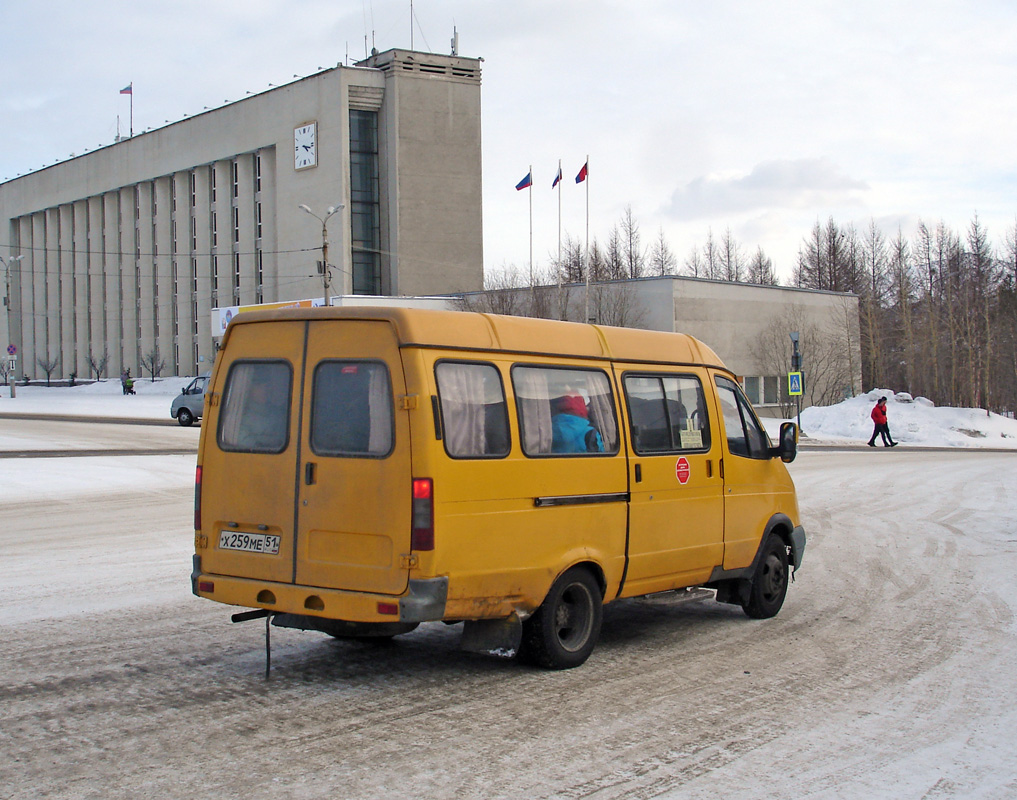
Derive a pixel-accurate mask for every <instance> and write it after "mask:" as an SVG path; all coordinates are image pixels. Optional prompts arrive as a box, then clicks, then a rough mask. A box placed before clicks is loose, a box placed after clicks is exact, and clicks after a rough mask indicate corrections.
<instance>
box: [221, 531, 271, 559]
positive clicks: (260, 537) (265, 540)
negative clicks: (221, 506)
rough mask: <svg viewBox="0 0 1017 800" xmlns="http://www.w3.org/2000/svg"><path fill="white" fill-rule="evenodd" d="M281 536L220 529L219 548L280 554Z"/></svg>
mask: <svg viewBox="0 0 1017 800" xmlns="http://www.w3.org/2000/svg"><path fill="white" fill-rule="evenodd" d="M281 538H282V537H280V536H274V535H272V534H270V533H240V532H238V531H220V532H219V548H220V549H221V550H243V551H244V552H245V553H267V554H269V555H273V556H277V555H279V542H280V541H281Z"/></svg>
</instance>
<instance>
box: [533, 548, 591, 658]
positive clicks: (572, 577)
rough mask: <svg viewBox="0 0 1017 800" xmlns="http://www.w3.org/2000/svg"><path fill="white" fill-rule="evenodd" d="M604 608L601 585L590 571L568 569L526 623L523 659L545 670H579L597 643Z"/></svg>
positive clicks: (577, 568)
mask: <svg viewBox="0 0 1017 800" xmlns="http://www.w3.org/2000/svg"><path fill="white" fill-rule="evenodd" d="M603 605H604V601H603V595H602V594H601V591H600V585H599V584H598V583H597V581H596V579H595V578H594V577H593V575H591V574H590V572H589V570H586V569H583V568H582V567H573V568H572V569H570V570H568V571H567V572H566V573H565V574H564V575H562V576H561V577H560V578H558V580H556V581H555V582H554V585H553V586H552V587H551V591H550V592H548V593H547V597H545V598H544V602H543V603H541V604H540V607H539V608H538V609H537V610H536V611H535V612H534V613H533V616H531V617H530V618H529V619H527V620H526V621H525V622H524V623H523V641H522V647H521V656H522V658H523V659H525V660H526V661H529V662H531V663H533V664H537V665H538V666H541V667H545V668H546V669H572V667H578V666H579V665H580V664H582V663H583V662H584V661H586V659H588V658H589V657H590V653H592V652H593V648H594V646H595V645H596V644H597V638H598V637H599V636H600V624H601V621H602V619H603V611H604V609H603Z"/></svg>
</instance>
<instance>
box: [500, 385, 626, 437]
mask: <svg viewBox="0 0 1017 800" xmlns="http://www.w3.org/2000/svg"><path fill="white" fill-rule="evenodd" d="M512 388H513V391H514V392H515V395H516V412H517V413H518V415H519V430H520V434H519V436H520V440H521V443H522V447H523V452H524V453H525V454H526V455H528V456H551V455H555V456H557V455H604V454H607V455H612V454H614V453H617V452H618V423H617V419H616V417H615V411H614V399H613V397H612V395H611V384H610V381H609V380H608V377H607V374H606V373H604V372H603V371H601V370H594V369H565V368H557V367H524V366H519V365H516V366H514V367H513V368H512Z"/></svg>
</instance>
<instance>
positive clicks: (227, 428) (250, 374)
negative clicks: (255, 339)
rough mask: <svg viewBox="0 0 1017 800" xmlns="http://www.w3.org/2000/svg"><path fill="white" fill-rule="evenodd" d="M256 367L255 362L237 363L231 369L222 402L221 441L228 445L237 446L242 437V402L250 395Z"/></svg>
mask: <svg viewBox="0 0 1017 800" xmlns="http://www.w3.org/2000/svg"><path fill="white" fill-rule="evenodd" d="M254 372H255V368H254V365H253V364H235V365H234V366H233V369H232V370H231V371H230V376H229V381H228V382H227V384H226V392H225V397H224V398H223V403H222V427H221V428H220V430H221V431H222V432H221V434H220V437H221V438H220V441H221V442H222V443H223V444H226V445H232V446H236V442H237V441H239V439H240V430H241V426H242V425H243V417H244V415H243V414H242V413H241V411H242V403H243V402H244V398H245V397H248V396H249V394H250V391H251V386H252V385H253V383H254Z"/></svg>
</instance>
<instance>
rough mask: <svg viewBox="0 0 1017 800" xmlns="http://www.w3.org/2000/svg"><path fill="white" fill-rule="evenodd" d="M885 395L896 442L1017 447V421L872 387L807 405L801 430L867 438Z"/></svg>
mask: <svg viewBox="0 0 1017 800" xmlns="http://www.w3.org/2000/svg"><path fill="white" fill-rule="evenodd" d="M880 397H886V416H887V422H888V424H889V426H890V434H891V435H892V436H893V438H894V441H897V442H900V443H901V444H906V445H918V446H925V447H988V448H1007V449H1017V421H1015V420H1012V419H1008V418H1006V417H1002V416H1000V415H999V414H993V413H987V412H986V411H985V410H984V409H978V408H936V407H935V406H934V405H933V404H932V402H931V401H930V400H928V399H927V398H925V397H918V398H912V397H911V395H910V394H908V393H907V392H900V393H897V392H894V391H892V390H890V389H873V390H872V391H871V392H868V393H867V394H863V395H859V396H857V397H852V398H850V399H848V400H844V401H843V402H840V403H837V404H836V405H833V406H812V407H811V408H806V409H803V410H802V430H803V431H804V433H805V434H806V435H807V436H808V437H809V438H810V439H813V440H815V439H820V440H830V441H837V440H841V441H844V440H852V441H854V442H862V443H864V442H867V441H868V440H869V437H870V436H871V435H872V419H871V418H870V417H869V412H871V411H872V407H873V406H874V405H875V404H876V401H877V400H878V399H879V398H880Z"/></svg>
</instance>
